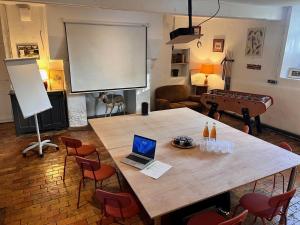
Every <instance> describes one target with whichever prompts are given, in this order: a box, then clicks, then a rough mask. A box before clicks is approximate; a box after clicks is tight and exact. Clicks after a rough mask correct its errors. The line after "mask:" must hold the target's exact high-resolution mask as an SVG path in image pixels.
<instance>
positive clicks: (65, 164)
mask: <svg viewBox="0 0 300 225" xmlns="http://www.w3.org/2000/svg"><path fill="white" fill-rule="evenodd" d="M67 157H68V155H66V156H65V163H64V175H63V181H64V182H65V176H66V167H67Z"/></svg>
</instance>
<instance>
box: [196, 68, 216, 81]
mask: <svg viewBox="0 0 300 225" xmlns="http://www.w3.org/2000/svg"><path fill="white" fill-rule="evenodd" d="M214 68H215V66H214V65H213V64H202V65H201V67H200V71H199V72H200V73H204V74H205V80H204V85H208V79H207V77H208V76H209V75H210V74H214V73H215V69H214Z"/></svg>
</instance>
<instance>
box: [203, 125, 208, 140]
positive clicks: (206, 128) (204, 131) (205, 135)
mask: <svg viewBox="0 0 300 225" xmlns="http://www.w3.org/2000/svg"><path fill="white" fill-rule="evenodd" d="M203 138H204V139H205V140H208V138H209V130H208V122H206V123H205V127H204V130H203Z"/></svg>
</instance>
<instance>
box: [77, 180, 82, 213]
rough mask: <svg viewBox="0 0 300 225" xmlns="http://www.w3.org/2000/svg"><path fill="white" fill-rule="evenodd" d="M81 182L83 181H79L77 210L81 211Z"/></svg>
mask: <svg viewBox="0 0 300 225" xmlns="http://www.w3.org/2000/svg"><path fill="white" fill-rule="evenodd" d="M81 181H82V179H80V181H79V188H78V199H77V209H79V202H80V191H81Z"/></svg>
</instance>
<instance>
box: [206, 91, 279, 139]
mask: <svg viewBox="0 0 300 225" xmlns="http://www.w3.org/2000/svg"><path fill="white" fill-rule="evenodd" d="M201 102H202V104H203V105H204V106H205V107H206V108H208V109H209V113H208V116H209V117H212V118H213V116H214V114H215V113H216V112H223V111H230V112H234V113H237V114H240V115H242V116H243V119H244V122H245V124H247V125H248V126H249V133H250V134H252V126H251V118H253V117H254V118H255V123H256V128H257V131H258V132H261V123H260V115H261V114H263V113H264V112H265V111H266V110H267V109H268V108H269V107H270V106H271V105H273V98H272V97H271V96H268V95H258V94H251V93H244V92H237V91H225V90H219V89H214V90H211V91H210V92H209V93H205V94H202V95H201Z"/></svg>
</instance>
